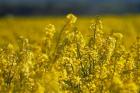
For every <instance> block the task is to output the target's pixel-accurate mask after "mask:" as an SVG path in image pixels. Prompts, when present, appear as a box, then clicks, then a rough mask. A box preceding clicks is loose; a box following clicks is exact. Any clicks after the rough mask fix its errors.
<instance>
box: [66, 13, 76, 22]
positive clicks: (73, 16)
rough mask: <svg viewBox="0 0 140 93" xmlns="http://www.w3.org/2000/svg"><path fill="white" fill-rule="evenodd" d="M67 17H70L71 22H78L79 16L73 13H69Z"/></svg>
mask: <svg viewBox="0 0 140 93" xmlns="http://www.w3.org/2000/svg"><path fill="white" fill-rule="evenodd" d="M67 19H68V21H69V23H70V24H73V23H75V22H76V20H77V17H76V16H75V15H73V14H68V15H67Z"/></svg>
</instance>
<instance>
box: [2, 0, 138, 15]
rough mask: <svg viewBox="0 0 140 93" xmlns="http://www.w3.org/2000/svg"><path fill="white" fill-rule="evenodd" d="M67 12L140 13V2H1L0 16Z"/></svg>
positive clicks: (92, 0) (37, 0)
mask: <svg viewBox="0 0 140 93" xmlns="http://www.w3.org/2000/svg"><path fill="white" fill-rule="evenodd" d="M22 11H23V12H22ZM67 12H74V13H77V14H81V15H82V14H84V15H93V14H108V13H113V14H114V13H115V14H125V13H140V0H0V15H5V14H21V15H22V14H25V15H26V14H29V13H30V14H34V13H35V14H50V15H51V14H54V15H55V14H65V13H67Z"/></svg>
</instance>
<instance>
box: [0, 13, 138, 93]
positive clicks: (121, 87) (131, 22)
mask: <svg viewBox="0 0 140 93" xmlns="http://www.w3.org/2000/svg"><path fill="white" fill-rule="evenodd" d="M139 29H140V16H139V15H126V16H101V17H98V16H97V17H81V16H79V17H78V16H75V15H73V14H68V15H67V16H66V17H28V18H27V17H12V16H9V17H5V18H0V93H140V31H139Z"/></svg>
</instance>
